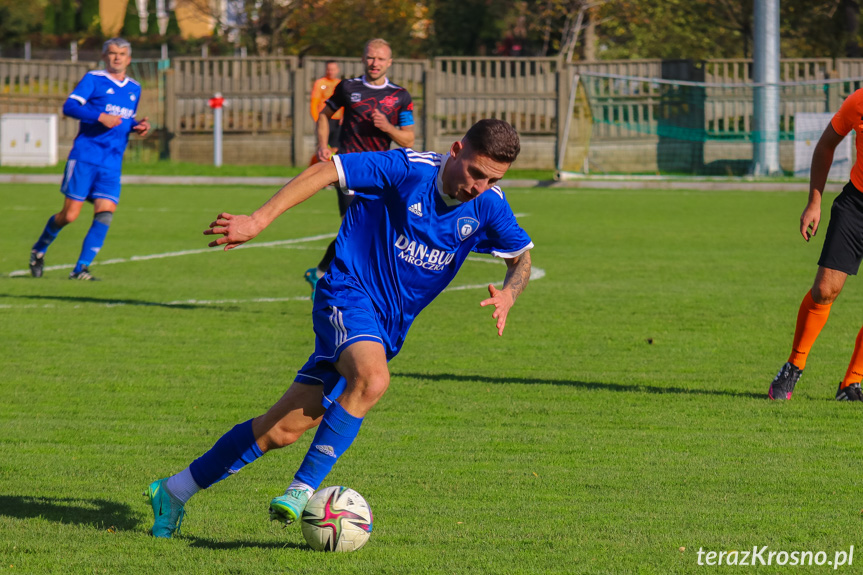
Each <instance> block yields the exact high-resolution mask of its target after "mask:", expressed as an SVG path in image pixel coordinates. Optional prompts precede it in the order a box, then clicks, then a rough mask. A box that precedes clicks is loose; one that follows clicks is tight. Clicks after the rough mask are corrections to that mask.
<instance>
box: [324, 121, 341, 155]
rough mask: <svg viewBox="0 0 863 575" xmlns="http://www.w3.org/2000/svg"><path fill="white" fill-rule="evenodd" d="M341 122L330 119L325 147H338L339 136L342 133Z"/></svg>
mask: <svg viewBox="0 0 863 575" xmlns="http://www.w3.org/2000/svg"><path fill="white" fill-rule="evenodd" d="M339 122H341V120H333V119H332V118H330V136H329V138H328V139H327V145H328V146H329V147H331V148H338V147H339V136H340V135H341V132H342V125H341V124H340V123H339Z"/></svg>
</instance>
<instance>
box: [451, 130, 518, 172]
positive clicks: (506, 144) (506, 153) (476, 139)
mask: <svg viewBox="0 0 863 575" xmlns="http://www.w3.org/2000/svg"><path fill="white" fill-rule="evenodd" d="M464 141H465V142H466V143H467V144H468V145H469V146H470V148H471V149H472V150H473V151H474V152H476V153H477V154H480V155H482V156H486V157H488V158H491V159H492V160H494V161H495V162H501V163H505V164H511V163H513V162H514V161H515V159H516V158H517V157H518V153H519V152H520V151H521V144H520V143H519V140H518V132H516V131H515V128H513V127H512V126H511V125H509V124H508V123H506V122H504V121H503V120H492V119H486V120H480V121H479V122H477V123H476V124H474V125H473V126H471V127H470V130H468V131H467V134H465V135H464Z"/></svg>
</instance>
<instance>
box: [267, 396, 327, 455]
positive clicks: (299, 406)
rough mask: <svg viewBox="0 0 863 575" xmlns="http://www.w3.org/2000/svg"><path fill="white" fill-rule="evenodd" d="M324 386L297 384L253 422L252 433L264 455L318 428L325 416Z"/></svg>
mask: <svg viewBox="0 0 863 575" xmlns="http://www.w3.org/2000/svg"><path fill="white" fill-rule="evenodd" d="M322 396H323V386H320V385H307V384H305V383H299V382H296V381H295V382H294V383H292V384H291V387H289V388H288V390H287V391H286V392H285V393H284V395H282V397H281V398H280V399H279V401H277V402H276V403H275V405H273V406H272V407H271V408H270V409H268V410H267V412H266V413H265V414H263V415H261V416H259V417H256V418H255V419H253V420H252V430H253V432H254V435H255V438H256V440H257V442H258V447H259V448H260V450H261V451H262V452H263V453H266V452H268V451H270V450H271V449H279V448H281V447H286V446H288V445H291V444H292V443H294V442H295V441H296V440H297V439H299V438H300V436H302V435H303V433H305V432H306V431H308V430H309V429H312V428H313V427H316V426H317V425H318V424H319V423H320V422H321V418H322V417H323V415H324V408H323V406H322V405H321V397H322Z"/></svg>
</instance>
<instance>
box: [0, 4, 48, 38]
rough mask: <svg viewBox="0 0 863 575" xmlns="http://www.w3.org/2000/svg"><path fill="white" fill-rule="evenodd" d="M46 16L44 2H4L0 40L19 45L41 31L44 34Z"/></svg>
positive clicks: (0, 14)
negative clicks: (43, 22) (43, 24)
mask: <svg viewBox="0 0 863 575" xmlns="http://www.w3.org/2000/svg"><path fill="white" fill-rule="evenodd" d="M44 14H45V3H44V2H33V1H32V0H3V2H0V38H3V39H4V40H5V41H7V42H15V43H17V42H22V41H24V40H25V39H26V38H27V37H28V36H29V35H30V34H32V33H34V32H38V31H39V30H40V29H42V31H43V32H44V31H45V30H44V27H43V26H42V19H43V17H44Z"/></svg>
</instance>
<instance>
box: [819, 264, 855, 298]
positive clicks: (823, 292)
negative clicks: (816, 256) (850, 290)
mask: <svg viewBox="0 0 863 575" xmlns="http://www.w3.org/2000/svg"><path fill="white" fill-rule="evenodd" d="M847 279H848V274H847V273H845V272H842V271H839V270H834V269H830V268H827V267H824V266H819V267H818V273H816V274H815V281H814V282H813V284H812V300H813V301H814V302H815V303H816V304H818V305H830V304H832V303H833V302H834V301H836V298H837V297H839V294H840V293H842V288H843V287H845V280H847Z"/></svg>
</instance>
